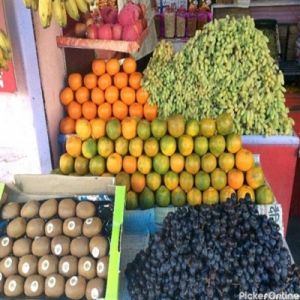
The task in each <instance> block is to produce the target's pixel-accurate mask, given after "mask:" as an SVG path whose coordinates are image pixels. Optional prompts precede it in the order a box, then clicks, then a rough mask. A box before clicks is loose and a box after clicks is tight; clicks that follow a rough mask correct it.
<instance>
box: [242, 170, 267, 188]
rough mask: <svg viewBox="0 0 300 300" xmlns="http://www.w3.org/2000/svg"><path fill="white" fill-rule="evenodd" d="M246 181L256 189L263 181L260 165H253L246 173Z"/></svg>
mask: <svg viewBox="0 0 300 300" xmlns="http://www.w3.org/2000/svg"><path fill="white" fill-rule="evenodd" d="M246 181H247V183H248V185H249V186H251V187H252V188H253V189H257V188H259V187H260V186H262V185H263V184H264V183H265V176H264V172H263V170H262V168H261V167H253V168H251V169H250V170H248V171H247V173H246Z"/></svg>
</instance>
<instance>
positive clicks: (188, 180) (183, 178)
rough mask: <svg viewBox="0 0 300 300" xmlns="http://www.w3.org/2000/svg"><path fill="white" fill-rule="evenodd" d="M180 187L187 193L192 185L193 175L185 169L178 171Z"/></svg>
mask: <svg viewBox="0 0 300 300" xmlns="http://www.w3.org/2000/svg"><path fill="white" fill-rule="evenodd" d="M179 184H180V187H181V188H182V189H183V190H184V191H185V192H186V193H188V192H189V191H190V190H191V189H192V188H193V185H194V176H193V175H192V174H190V173H188V172H186V171H183V172H181V173H180V176H179Z"/></svg>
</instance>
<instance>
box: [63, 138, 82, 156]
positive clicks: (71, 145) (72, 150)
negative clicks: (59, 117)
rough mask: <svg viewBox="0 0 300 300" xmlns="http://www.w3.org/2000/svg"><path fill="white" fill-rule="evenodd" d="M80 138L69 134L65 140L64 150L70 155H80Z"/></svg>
mask: <svg viewBox="0 0 300 300" xmlns="http://www.w3.org/2000/svg"><path fill="white" fill-rule="evenodd" d="M81 146H82V141H81V138H80V137H78V136H76V135H71V136H69V137H68V138H67V141H66V151H67V153H68V154H70V155H71V156H72V157H78V156H80V155H81Z"/></svg>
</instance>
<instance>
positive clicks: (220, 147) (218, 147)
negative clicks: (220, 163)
mask: <svg viewBox="0 0 300 300" xmlns="http://www.w3.org/2000/svg"><path fill="white" fill-rule="evenodd" d="M208 147H209V151H210V152H211V153H212V154H213V155H214V156H216V157H219V156H220V155H221V154H222V153H223V152H224V151H225V148H226V141H225V138H224V136H223V135H214V136H212V137H211V138H210V139H209V141H208Z"/></svg>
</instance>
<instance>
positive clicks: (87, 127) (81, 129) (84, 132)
mask: <svg viewBox="0 0 300 300" xmlns="http://www.w3.org/2000/svg"><path fill="white" fill-rule="evenodd" d="M75 132H76V134H77V135H78V136H79V137H80V138H81V139H82V140H83V141H84V140H86V139H88V138H89V137H90V136H91V135H92V126H91V124H90V122H89V121H88V120H86V119H78V120H77V121H76V125H75Z"/></svg>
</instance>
